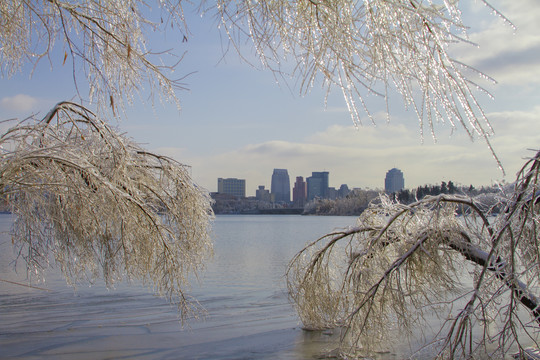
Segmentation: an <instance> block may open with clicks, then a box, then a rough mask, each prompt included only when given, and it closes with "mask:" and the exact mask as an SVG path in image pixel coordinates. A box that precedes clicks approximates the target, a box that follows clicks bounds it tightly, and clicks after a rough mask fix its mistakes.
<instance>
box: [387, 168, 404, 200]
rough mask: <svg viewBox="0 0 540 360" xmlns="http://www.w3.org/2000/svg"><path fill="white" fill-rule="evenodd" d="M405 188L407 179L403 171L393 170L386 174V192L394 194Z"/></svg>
mask: <svg viewBox="0 0 540 360" xmlns="http://www.w3.org/2000/svg"><path fill="white" fill-rule="evenodd" d="M404 188H405V179H403V173H402V172H401V170H399V169H396V168H393V169H390V170H388V171H387V172H386V177H385V179H384V191H385V192H386V193H387V194H392V193H395V192H398V191H400V190H403V189H404Z"/></svg>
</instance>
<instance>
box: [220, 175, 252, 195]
mask: <svg viewBox="0 0 540 360" xmlns="http://www.w3.org/2000/svg"><path fill="white" fill-rule="evenodd" d="M218 193H219V194H229V195H234V196H238V197H246V180H244V179H236V178H228V179H223V178H218Z"/></svg>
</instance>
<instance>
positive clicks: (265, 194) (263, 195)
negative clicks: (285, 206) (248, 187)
mask: <svg viewBox="0 0 540 360" xmlns="http://www.w3.org/2000/svg"><path fill="white" fill-rule="evenodd" d="M255 198H256V199H257V200H260V201H270V190H268V189H265V188H264V185H259V188H258V189H257V190H255Z"/></svg>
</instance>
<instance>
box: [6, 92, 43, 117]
mask: <svg viewBox="0 0 540 360" xmlns="http://www.w3.org/2000/svg"><path fill="white" fill-rule="evenodd" d="M38 104H39V99H37V98H35V97H32V96H30V95H26V94H17V95H15V96H8V97H4V98H2V99H1V100H0V107H2V109H4V110H8V111H14V112H18V113H21V112H30V111H32V110H33V109H35V107H36V106H37V105H38Z"/></svg>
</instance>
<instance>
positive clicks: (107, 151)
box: [0, 102, 212, 316]
mask: <svg viewBox="0 0 540 360" xmlns="http://www.w3.org/2000/svg"><path fill="white" fill-rule="evenodd" d="M0 146H1V147H2V148H3V149H5V151H4V152H3V153H2V154H1V162H0V189H2V193H3V194H2V195H3V196H5V197H6V199H7V201H8V203H9V205H10V206H11V208H12V210H13V212H14V214H15V215H16V218H15V222H14V225H13V233H12V236H13V243H14V245H15V248H16V249H17V251H18V254H19V258H20V259H22V260H23V261H24V262H25V263H26V265H27V266H28V268H29V269H30V271H29V273H30V274H34V273H38V274H39V273H40V271H41V270H42V269H44V268H46V267H47V266H48V265H49V263H50V262H51V261H52V262H53V264H56V265H57V266H59V267H60V269H61V270H62V273H63V274H64V275H65V277H66V279H67V281H68V283H70V284H71V285H74V286H75V285H76V284H77V283H78V282H80V281H89V282H90V283H93V282H94V281H96V280H97V279H99V278H102V279H103V280H104V281H105V283H106V285H107V286H114V283H115V282H116V281H119V280H137V281H142V282H143V283H144V284H147V285H148V286H150V287H152V288H153V289H154V291H155V292H156V293H158V294H160V295H162V296H165V297H166V298H167V299H168V300H169V301H171V302H173V303H176V304H177V305H178V307H179V310H180V312H181V314H182V315H183V316H185V315H188V314H191V313H192V312H193V310H195V309H196V308H197V305H196V302H195V301H193V300H191V299H190V298H189V296H188V295H187V294H186V289H187V288H188V287H189V281H190V278H189V277H190V275H191V274H197V272H198V271H199V270H200V269H201V268H202V267H203V265H204V260H205V259H207V258H208V257H209V256H210V255H211V253H212V244H211V240H210V238H209V230H210V228H209V227H210V221H211V219H212V210H211V206H210V198H209V196H208V194H207V193H206V192H205V191H204V190H202V189H200V188H198V187H197V186H196V185H195V184H194V183H193V181H192V180H191V178H190V175H189V168H188V167H187V166H185V165H182V164H179V163H177V162H176V161H174V160H172V159H170V158H167V157H164V156H159V155H156V154H153V153H151V152H148V151H146V150H144V149H142V148H140V147H139V146H138V145H136V144H134V143H133V142H131V141H130V140H129V139H127V138H125V137H123V136H121V135H119V134H117V133H116V131H115V130H114V129H112V128H111V127H110V126H109V125H107V124H106V123H105V122H103V121H102V120H101V119H99V118H98V117H96V116H95V115H94V114H93V113H92V112H90V111H89V110H88V109H85V108H84V107H82V106H80V105H77V104H74V103H70V102H62V103H59V104H57V105H56V106H55V107H54V108H53V109H52V110H51V111H50V112H49V113H48V114H47V115H46V116H45V117H44V118H43V119H42V120H41V121H34V120H32V119H27V120H26V121H23V122H21V123H19V124H17V125H16V126H14V127H12V128H11V129H9V130H8V131H7V132H6V133H5V134H4V135H3V136H2V137H1V138H0Z"/></svg>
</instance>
